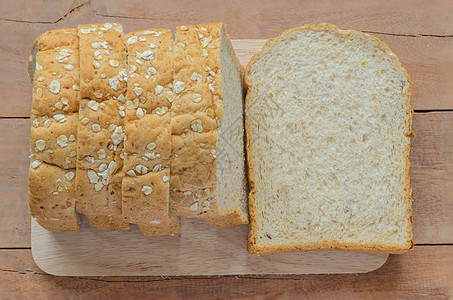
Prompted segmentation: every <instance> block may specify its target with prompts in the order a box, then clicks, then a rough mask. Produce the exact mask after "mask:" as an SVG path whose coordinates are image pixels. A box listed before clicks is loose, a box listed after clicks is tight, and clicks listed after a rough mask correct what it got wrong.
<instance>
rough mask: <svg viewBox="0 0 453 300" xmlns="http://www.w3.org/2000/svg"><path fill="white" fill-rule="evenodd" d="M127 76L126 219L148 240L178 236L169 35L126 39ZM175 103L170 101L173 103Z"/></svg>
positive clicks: (135, 34)
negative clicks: (172, 193)
mask: <svg viewBox="0 0 453 300" xmlns="http://www.w3.org/2000/svg"><path fill="white" fill-rule="evenodd" d="M125 43H126V46H127V51H128V54H129V55H128V74H129V79H128V82H127V89H128V92H127V97H126V118H125V138H126V141H125V152H126V153H127V156H126V157H125V160H124V168H123V171H124V173H125V176H124V178H123V186H122V188H123V217H124V219H125V220H127V221H128V222H129V223H134V224H138V227H139V229H140V230H141V231H142V232H143V234H144V235H145V236H156V235H168V234H175V233H178V232H179V231H180V225H179V220H178V218H176V217H175V216H174V215H173V214H172V212H171V211H170V210H169V209H170V204H169V182H170V152H171V128H170V113H169V110H170V107H171V102H170V100H169V98H168V97H167V95H168V93H171V92H172V87H171V81H172V78H173V46H172V35H171V31H170V30H168V29H154V30H141V31H136V32H132V33H129V34H128V35H127V37H126V39H125ZM170 99H171V98H170Z"/></svg>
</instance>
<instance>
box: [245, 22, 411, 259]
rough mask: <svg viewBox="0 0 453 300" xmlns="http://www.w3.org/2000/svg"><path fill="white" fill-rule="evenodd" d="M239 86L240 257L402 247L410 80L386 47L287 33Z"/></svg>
mask: <svg viewBox="0 0 453 300" xmlns="http://www.w3.org/2000/svg"><path fill="white" fill-rule="evenodd" d="M245 83H246V85H247V86H248V94H247V99H246V105H245V106H246V132H247V157H248V162H249V170H250V173H249V179H250V216H251V229H250V234H249V244H248V251H249V252H250V253H253V254H260V253H272V252H285V251H302V250H310V249H330V248H335V249H341V250H358V251H383V252H392V253H401V252H405V251H408V250H410V249H411V248H412V247H413V244H414V242H413V236H412V212H411V201H412V199H411V188H410V181H409V151H410V137H411V135H412V129H411V118H412V108H411V105H410V93H409V91H410V86H411V81H410V78H409V75H408V73H407V72H406V70H404V69H403V68H402V66H401V63H400V62H399V60H398V58H397V57H396V55H395V54H394V53H393V52H392V51H391V50H390V49H389V48H388V46H387V45H385V44H384V43H382V42H380V41H379V40H377V39H376V38H374V37H372V36H370V35H366V34H363V33H360V32H357V31H351V30H340V29H339V28H338V27H336V26H333V25H329V24H320V25H318V26H310V25H306V26H302V27H299V28H294V29H291V30H288V31H286V32H284V33H283V34H282V35H281V36H279V37H277V38H275V39H273V40H270V41H269V42H268V43H267V44H266V45H265V46H264V47H263V49H262V51H261V52H260V53H258V54H257V55H255V56H254V57H253V59H252V60H251V62H250V63H249V65H248V66H247V69H246V73H245Z"/></svg>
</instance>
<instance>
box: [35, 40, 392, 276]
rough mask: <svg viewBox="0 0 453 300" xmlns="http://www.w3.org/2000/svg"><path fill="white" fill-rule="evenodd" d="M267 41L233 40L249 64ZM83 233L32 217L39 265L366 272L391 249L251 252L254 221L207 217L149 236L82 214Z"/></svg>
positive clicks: (119, 271) (69, 270)
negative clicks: (99, 226) (217, 221)
mask: <svg viewBox="0 0 453 300" xmlns="http://www.w3.org/2000/svg"><path fill="white" fill-rule="evenodd" d="M264 43H265V40H233V46H234V48H235V50H236V54H237V55H238V57H239V60H240V61H241V63H242V64H243V65H244V66H245V65H246V64H247V63H248V61H249V59H250V58H251V56H252V55H253V54H255V53H256V52H258V51H259V50H260V49H261V47H262V46H263V44H264ZM81 221H82V223H81V232H80V233H53V232H48V231H46V230H45V229H43V228H42V227H41V226H39V224H38V223H36V221H34V220H33V219H32V222H31V245H32V253H33V258H34V260H35V262H36V264H37V265H38V266H39V267H40V268H41V269H42V270H43V271H44V272H47V273H49V274H53V275H61V276H154V275H160V276H170V275H171V276H176V275H242V274H321V273H363V272H369V271H372V270H375V269H377V268H379V267H380V266H382V265H383V264H384V263H385V261H386V260H387V258H388V254H371V253H355V252H341V251H333V250H332V251H312V252H301V253H281V254H269V255H261V256H257V255H250V254H248V253H247V251H246V244H247V234H248V226H239V227H236V228H233V229H215V228H212V227H210V226H209V225H208V224H207V223H205V222H204V221H203V220H196V219H183V220H182V224H181V227H182V230H181V234H179V235H175V236H165V237H144V236H143V235H142V234H141V232H140V231H139V230H138V229H137V228H136V227H135V226H133V228H132V229H131V230H130V231H126V232H118V231H117V232H108V231H99V230H94V229H92V228H91V227H90V225H89V224H88V222H87V220H86V219H85V218H83V217H82V219H81Z"/></svg>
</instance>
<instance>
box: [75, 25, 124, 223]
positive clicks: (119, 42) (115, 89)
mask: <svg viewBox="0 0 453 300" xmlns="http://www.w3.org/2000/svg"><path fill="white" fill-rule="evenodd" d="M78 35H79V37H80V95H81V98H82V100H81V101H80V110H79V127H78V137H77V140H78V144H77V147H78V151H77V173H76V184H77V211H78V212H79V213H83V214H85V215H86V216H87V219H88V221H89V222H90V224H91V226H93V227H94V228H97V229H104V230H127V229H129V224H128V223H127V222H124V220H123V216H122V210H121V183H122V179H123V172H122V167H123V157H124V155H123V138H124V124H123V116H124V111H121V108H123V109H124V102H125V100H126V97H125V94H126V80H127V74H126V51H125V47H124V44H123V39H122V37H123V29H122V26H121V25H119V24H115V23H105V24H92V25H79V26H78Z"/></svg>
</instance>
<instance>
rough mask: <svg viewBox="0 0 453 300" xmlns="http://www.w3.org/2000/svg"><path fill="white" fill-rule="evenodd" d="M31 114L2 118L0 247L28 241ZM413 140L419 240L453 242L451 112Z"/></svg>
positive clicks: (419, 128)
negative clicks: (27, 116) (16, 117)
mask: <svg viewBox="0 0 453 300" xmlns="http://www.w3.org/2000/svg"><path fill="white" fill-rule="evenodd" d="M29 126H30V125H29V121H28V120H27V119H0V128H4V129H5V130H2V131H1V132H0V153H2V154H3V155H2V156H0V163H1V166H2V168H3V169H4V170H5V171H4V172H2V173H0V186H1V187H2V188H1V189H0V205H1V207H5V208H8V209H2V210H0V225H1V226H0V248H2V247H29V246H30V242H29V239H30V236H29V226H30V225H29V215H28V207H27V190H26V189H27V180H28V179H27V176H28V159H27V155H28V140H29ZM413 127H414V130H415V133H416V137H415V138H414V139H413V140H412V152H411V163H412V165H411V183H412V188H413V198H414V203H413V210H414V236H415V242H416V243H417V244H440V243H453V210H452V209H451V207H453V185H452V184H451V182H453V136H452V135H453V131H452V130H451V129H452V128H453V112H437V113H415V115H414V120H413Z"/></svg>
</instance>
